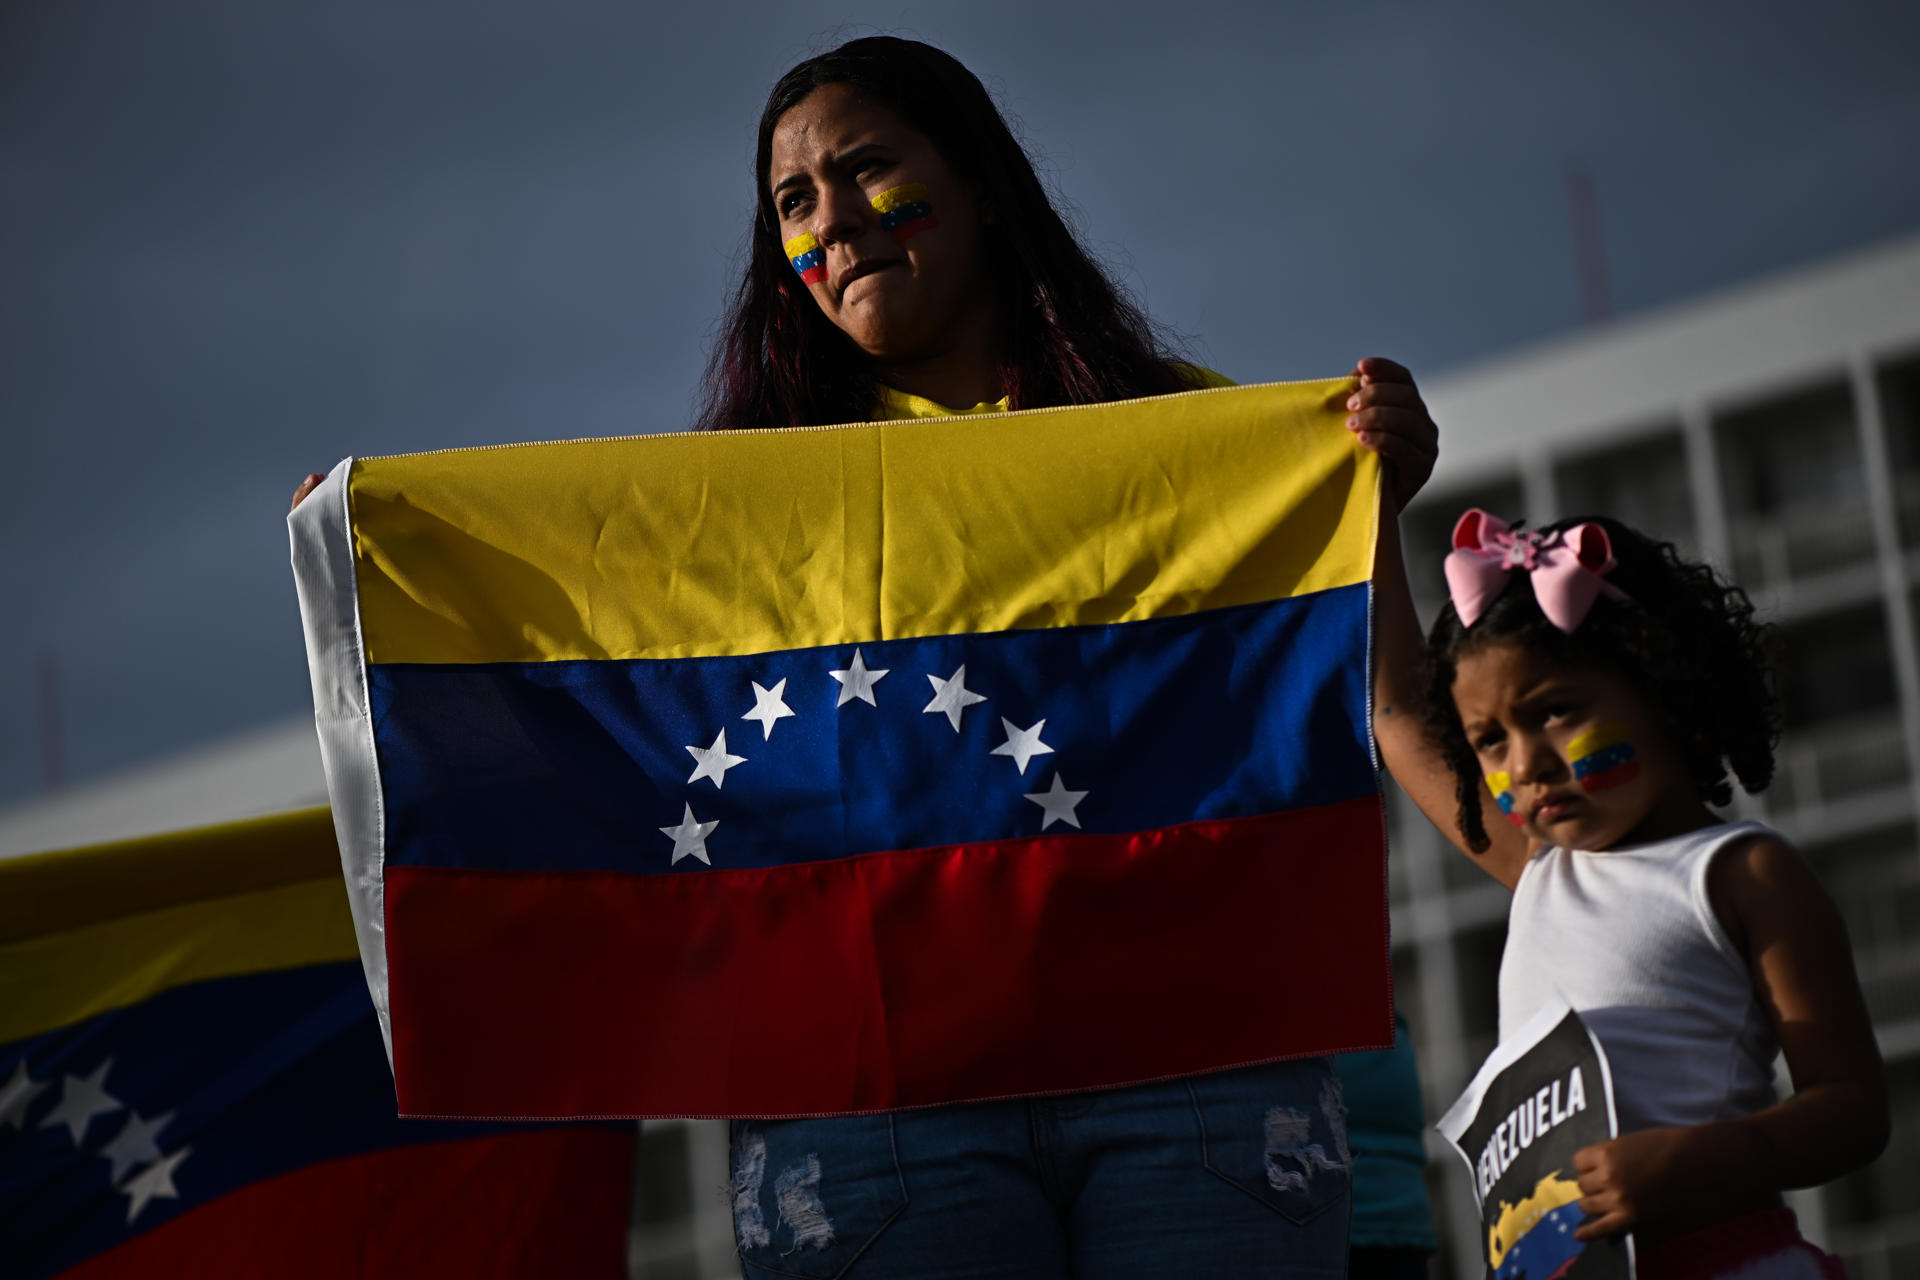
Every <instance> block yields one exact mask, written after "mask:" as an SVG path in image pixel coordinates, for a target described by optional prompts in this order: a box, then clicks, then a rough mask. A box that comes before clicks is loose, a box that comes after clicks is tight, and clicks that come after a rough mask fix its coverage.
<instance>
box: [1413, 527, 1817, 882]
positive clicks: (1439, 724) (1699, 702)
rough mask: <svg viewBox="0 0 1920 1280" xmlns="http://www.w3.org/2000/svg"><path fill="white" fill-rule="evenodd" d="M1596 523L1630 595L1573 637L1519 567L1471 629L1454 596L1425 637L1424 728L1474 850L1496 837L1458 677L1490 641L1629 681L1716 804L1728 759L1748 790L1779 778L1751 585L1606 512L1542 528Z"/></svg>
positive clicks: (1775, 728) (1764, 633)
mask: <svg viewBox="0 0 1920 1280" xmlns="http://www.w3.org/2000/svg"><path fill="white" fill-rule="evenodd" d="M1589 521H1591V522H1592V523H1595V524H1598V525H1600V526H1601V527H1603V528H1604V529H1605V530H1606V531H1607V537H1608V538H1609V540H1610V541H1611V542H1612V544H1613V555H1614V560H1615V561H1616V564H1615V567H1614V569H1613V570H1612V572H1610V573H1609V574H1608V575H1607V581H1608V582H1610V583H1612V584H1613V585H1614V586H1616V587H1618V588H1620V590H1621V591H1623V592H1625V593H1626V595H1627V601H1626V602H1620V601H1616V600H1612V599H1609V598H1607V597H1606V596H1602V597H1601V598H1600V599H1598V600H1597V601H1595V602H1594V605H1593V610H1592V612H1591V613H1589V614H1588V615H1587V617H1586V620H1585V621H1584V622H1582V623H1581V624H1580V625H1579V626H1578V627H1576V628H1575V629H1574V632H1573V634H1572V635H1568V634H1566V633H1565V632H1563V631H1561V630H1560V629H1559V628H1558V627H1556V626H1554V625H1553V623H1551V622H1549V621H1548V620H1547V618H1546V615H1545V614H1543V613H1541V611H1540V605H1539V603H1538V602H1537V601H1536V600H1535V599H1534V595H1533V585H1532V578H1531V576H1530V575H1528V574H1525V573H1514V574H1510V575H1509V577H1508V581H1507V585H1506V586H1505V588H1503V589H1502V591H1501V593H1500V595H1499V596H1498V597H1496V598H1495V599H1494V601H1493V603H1492V604H1490V605H1488V606H1487V609H1486V612H1485V613H1484V614H1482V615H1481V616H1480V617H1479V618H1478V619H1476V620H1475V622H1474V624H1473V626H1472V627H1465V626H1462V625H1461V623H1460V615H1459V614H1458V613H1457V612H1456V611H1455V610H1454V607H1453V605H1452V604H1451V603H1448V604H1447V605H1445V606H1444V607H1442V609H1441V610H1440V616H1439V617H1438V618H1437V619H1435V621H1434V624H1433V630H1432V631H1431V632H1430V633H1429V634H1428V636H1427V692H1426V699H1427V700H1426V706H1425V708H1424V717H1425V721H1426V728H1427V732H1428V735H1429V737H1431V738H1432V739H1433V741H1434V742H1435V743H1436V744H1437V745H1438V746H1439V747H1440V749H1441V750H1442V751H1443V752H1444V753H1445V756H1446V760H1447V763H1448V765H1449V766H1451V768H1452V770H1453V777H1454V785H1455V788H1456V795H1457V797H1458V800H1459V806H1460V812H1459V822H1460V832H1461V834H1462V835H1463V836H1464V837H1465V838H1466V841H1467V845H1468V847H1469V848H1471V849H1473V850H1474V851H1475V852H1484V851H1485V850H1486V848H1487V846H1488V845H1489V843H1491V842H1490V841H1489V840H1488V839H1487V832H1486V828H1485V826H1484V825H1483V824H1482V823H1481V820H1480V818H1481V808H1480V805H1481V788H1482V786H1483V785H1484V780H1483V779H1482V776H1481V772H1480V763H1479V761H1478V759H1477V758H1476V757H1475V755H1474V752H1473V748H1472V747H1471V746H1469V745H1468V743H1467V736H1466V731H1465V730H1464V729H1463V728H1462V726H1461V723H1460V713H1459V711H1458V710H1457V709H1456V708H1455V707H1454V703H1453V681H1454V676H1455V673H1456V670H1457V667H1458V663H1459V661H1460V659H1461V658H1462V657H1465V656H1466V655H1468V654H1470V653H1474V652H1477V651H1479V650H1481V649H1484V648H1487V647H1489V646H1491V645H1496V644H1512V645H1520V646H1523V647H1525V648H1527V649H1529V650H1531V651H1533V652H1535V653H1538V654H1540V655H1541V656H1542V657H1545V658H1547V659H1549V660H1551V661H1554V662H1558V663H1564V664H1566V665H1568V666H1575V667H1600V668H1603V669H1605V670H1609V671H1613V672H1617V673H1619V674H1620V675H1622V676H1624V677H1626V679H1627V680H1628V681H1629V682H1630V683H1631V684H1632V685H1633V686H1634V688H1635V689H1636V690H1637V691H1638V692H1639V694H1640V696H1641V697H1642V698H1643V699H1644V700H1645V702H1646V704H1647V707H1648V709H1649V710H1650V711H1651V712H1652V713H1653V715H1654V716H1655V717H1656V720H1657V721H1658V723H1660V724H1661V725H1662V727H1663V728H1664V729H1665V730H1666V731H1667V733H1668V734H1669V735H1670V737H1671V740H1672V741H1673V742H1674V743H1675V744H1677V745H1678V746H1679V747H1680V748H1681V751H1682V754H1683V756H1684V758H1685V760H1686V762H1687V767H1688V770H1689V771H1690V772H1691V773H1692V775H1693V785H1694V790H1695V791H1696V792H1698V794H1699V795H1700V798H1701V799H1702V800H1704V801H1706V802H1707V803H1710V804H1716V805H1724V804H1726V803H1728V802H1729V801H1730V800H1732V799H1733V788H1732V786H1731V784H1730V783H1729V782H1728V780H1727V768H1728V766H1729V765H1731V766H1732V769H1733V772H1734V774H1735V776H1737V777H1738V778H1739V779H1740V785H1741V786H1742V787H1744V788H1745V789H1746V790H1747V791H1749V792H1757V791H1762V790H1764V789H1765V788H1766V786H1767V783H1768V782H1770V781H1772V779H1773V748H1774V746H1775V744H1777V743H1778V742H1779V740H1780V705H1779V698H1778V697H1777V695H1776V694H1775V691H1774V687H1773V680H1772V671H1771V666H1770V663H1769V661H1768V649H1769V647H1770V645H1771V641H1772V634H1773V629H1772V628H1771V627H1769V626H1767V625H1765V624H1763V623H1760V622H1756V621H1755V620H1754V616H1753V602H1752V601H1750V600H1748V599H1747V593H1746V592H1744V591H1742V590H1741V589H1740V588H1739V587H1736V586H1734V585H1733V584H1732V583H1730V582H1728V581H1726V580H1725V579H1724V578H1722V577H1720V575H1719V574H1717V573H1715V572H1714V571H1713V569H1711V568H1709V567H1708V566H1707V565H1704V564H1696V563H1694V562H1692V561H1689V560H1683V559H1681V557H1680V554H1679V553H1678V552H1677V551H1676V550H1675V549H1674V546H1673V544H1672V543H1671V542H1659V541H1656V540H1654V539H1652V538H1649V537H1647V536H1646V535H1644V534H1642V533H1639V532H1637V531H1636V530H1634V529H1631V528H1629V527H1627V526H1626V525H1624V524H1621V523H1620V522H1619V521H1618V520H1612V519H1609V518H1607V517H1605V516H1581V517H1578V518H1576V519H1571V520H1561V521H1557V522H1555V523H1553V524H1550V525H1547V526H1545V527H1544V528H1543V529H1542V530H1541V532H1542V533H1553V532H1560V531H1565V530H1567V529H1570V528H1572V527H1573V526H1575V525H1577V524H1582V523H1585V522H1589Z"/></svg>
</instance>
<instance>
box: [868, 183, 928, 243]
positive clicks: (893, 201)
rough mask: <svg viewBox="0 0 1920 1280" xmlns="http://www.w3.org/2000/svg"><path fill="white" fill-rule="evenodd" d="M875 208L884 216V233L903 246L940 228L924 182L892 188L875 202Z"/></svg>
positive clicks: (881, 218)
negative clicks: (928, 231)
mask: <svg viewBox="0 0 1920 1280" xmlns="http://www.w3.org/2000/svg"><path fill="white" fill-rule="evenodd" d="M873 207H874V209H876V210H877V211H878V212H879V214H880V227H881V230H883V231H885V232H886V233H887V234H888V235H890V236H892V237H893V238H894V239H895V240H898V241H900V243H902V244H905V243H906V242H907V241H909V240H911V239H913V238H914V237H915V236H917V235H919V234H920V233H921V232H922V231H925V230H927V229H928V228H930V227H937V226H939V225H940V222H939V220H938V219H937V218H935V217H934V216H933V205H932V204H931V203H929V202H928V200H927V186H926V184H925V183H924V182H909V183H907V184H905V185H904V186H898V187H888V188H887V189H886V190H885V191H882V192H881V193H880V194H879V195H877V196H875V197H874V198H873Z"/></svg>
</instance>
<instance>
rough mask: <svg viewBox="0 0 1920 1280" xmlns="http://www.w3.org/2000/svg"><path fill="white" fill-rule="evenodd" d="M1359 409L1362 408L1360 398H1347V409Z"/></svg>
mask: <svg viewBox="0 0 1920 1280" xmlns="http://www.w3.org/2000/svg"><path fill="white" fill-rule="evenodd" d="M1359 407H1360V397H1359V396H1348V397H1347V408H1349V409H1358V408H1359Z"/></svg>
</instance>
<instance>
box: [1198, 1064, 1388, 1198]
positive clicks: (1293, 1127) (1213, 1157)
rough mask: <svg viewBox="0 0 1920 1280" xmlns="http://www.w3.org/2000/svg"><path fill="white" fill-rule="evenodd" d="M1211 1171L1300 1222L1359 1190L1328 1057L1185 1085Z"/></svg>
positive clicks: (1209, 1077)
mask: <svg viewBox="0 0 1920 1280" xmlns="http://www.w3.org/2000/svg"><path fill="white" fill-rule="evenodd" d="M1187 1089H1188V1091H1189V1092H1190V1093H1191V1094H1192V1095H1193V1114H1194V1120H1195V1122H1196V1123H1197V1124H1198V1125H1199V1127H1200V1144H1201V1148H1202V1150H1203V1152H1204V1153H1205V1159H1206V1165H1207V1170H1208V1172H1210V1173H1212V1174H1213V1175H1214V1176H1216V1177H1218V1178H1221V1179H1223V1180H1224V1181H1226V1182H1229V1183H1231V1184H1232V1185H1233V1186H1235V1187H1238V1188H1239V1189H1240V1190H1242V1191H1244V1192H1246V1193H1247V1194H1248V1195H1250V1196H1252V1197H1253V1198H1254V1199H1256V1200H1258V1201H1260V1202H1261V1203H1262V1204H1265V1205H1266V1206H1268V1207H1269V1208H1271V1209H1273V1210H1275V1211H1276V1212H1279V1213H1282V1214H1284V1215H1286V1216H1287V1217H1288V1218H1290V1219H1292V1220H1293V1221H1295V1222H1302V1223H1304V1222H1306V1221H1308V1220H1310V1219H1312V1218H1314V1217H1316V1216H1317V1215H1318V1214H1319V1213H1320V1212H1321V1211H1322V1210H1324V1209H1326V1208H1327V1207H1328V1206H1329V1205H1333V1204H1338V1203H1339V1202H1340V1201H1341V1200H1342V1199H1343V1198H1345V1197H1346V1196H1347V1195H1348V1194H1349V1192H1350V1191H1351V1190H1352V1187H1353V1156H1352V1153H1351V1152H1350V1151H1349V1150H1348V1147H1347V1108H1346V1104H1345V1103H1344V1102H1343V1101H1342V1099H1341V1094H1340V1077H1339V1075H1338V1073H1336V1072H1335V1071H1334V1069H1333V1064H1332V1063H1330V1062H1328V1061H1327V1060H1326V1059H1325V1058H1313V1059H1308V1060H1305V1061H1301V1062H1283V1063H1274V1064H1270V1065H1268V1066H1264V1067H1248V1068H1243V1069H1241V1070H1238V1071H1223V1072H1220V1073H1218V1074H1215V1075H1206V1076H1195V1077H1193V1078H1192V1079H1190V1080H1188V1081H1187Z"/></svg>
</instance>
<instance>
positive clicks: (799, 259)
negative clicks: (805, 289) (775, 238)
mask: <svg viewBox="0 0 1920 1280" xmlns="http://www.w3.org/2000/svg"><path fill="white" fill-rule="evenodd" d="M785 249H786V254H787V261H789V262H791V263H792V264H793V269H794V270H795V271H798V272H799V273H800V279H801V280H802V281H804V282H805V283H807V284H819V283H820V282H822V281H823V280H825V279H826V278H827V251H826V250H825V249H822V248H821V247H820V241H819V240H818V239H816V238H815V237H814V234H813V233H812V232H811V231H803V232H801V233H800V234H799V235H797V236H795V237H794V238H793V239H791V240H789V241H787V243H786V245H785Z"/></svg>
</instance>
